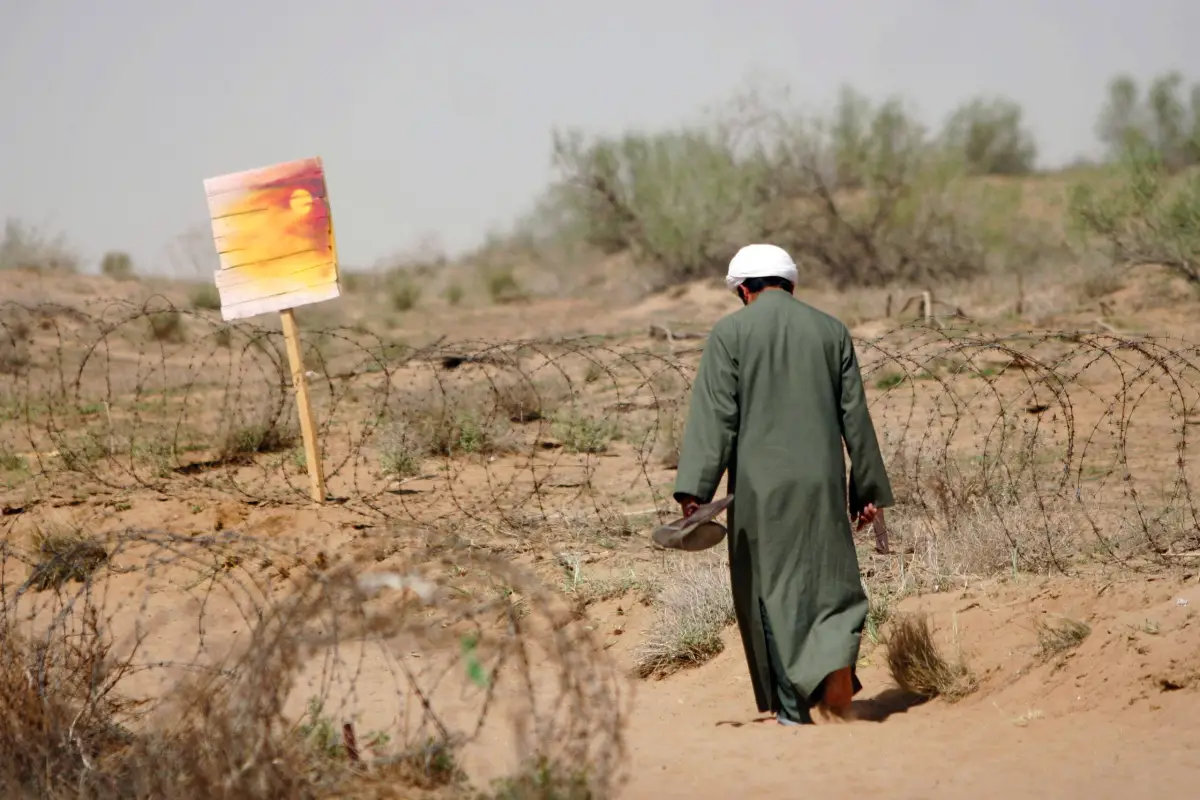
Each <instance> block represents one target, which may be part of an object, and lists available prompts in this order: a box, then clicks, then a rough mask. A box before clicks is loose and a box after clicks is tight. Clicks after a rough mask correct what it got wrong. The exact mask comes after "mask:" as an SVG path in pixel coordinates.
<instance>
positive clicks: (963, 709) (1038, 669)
mask: <svg viewBox="0 0 1200 800" xmlns="http://www.w3.org/2000/svg"><path fill="white" fill-rule="evenodd" d="M1039 591H1040V592H1041V593H1042V594H1046V593H1047V592H1048V593H1049V594H1050V595H1052V596H1053V597H1054V598H1055V600H1056V601H1059V602H1065V603H1067V604H1068V605H1071V604H1072V603H1074V604H1075V605H1078V603H1079V601H1080V598H1082V597H1085V596H1091V595H1093V594H1094V593H1093V592H1092V591H1091V590H1090V589H1089V588H1086V587H1085V586H1079V585H1066V586H1052V587H1050V588H1049V589H1047V588H1046V587H1045V586H1042V587H1039ZM1020 595H1024V596H1025V597H1026V598H1027V602H1024V603H1017V604H1015V605H1014V604H1013V602H1012V600H1011V597H1012V596H1020ZM1110 595H1111V596H1110ZM956 600H957V601H958V603H959V604H960V605H961V598H955V597H937V598H934V599H933V601H932V602H931V601H928V600H926V601H924V602H923V605H925V606H926V607H927V608H929V609H930V610H931V611H932V612H933V613H934V616H935V619H937V617H938V614H939V613H940V611H942V610H944V609H946V608H948V607H950V606H952V605H953V604H954V602H955V601H956ZM1181 601H1183V602H1181ZM1040 602H1041V601H1039V600H1037V599H1035V596H1034V594H1033V593H1032V592H1031V591H1030V589H1029V588H1028V587H1026V588H1024V589H1022V590H1014V591H1011V592H1005V593H1002V594H998V595H996V596H993V597H992V598H990V600H988V601H985V602H983V603H982V606H983V607H982V608H976V609H974V610H973V611H974V613H975V615H974V616H973V617H972V618H971V619H970V620H969V622H967V623H964V638H965V639H966V640H967V641H966V644H967V646H968V648H969V650H970V652H971V654H972V661H971V663H972V664H973V666H974V667H975V668H976V670H977V671H978V672H980V674H981V675H982V676H983V683H982V686H981V689H980V690H979V692H978V693H976V695H974V696H972V697H970V698H968V699H967V700H964V701H962V702H960V703H958V704H956V705H947V704H946V703H944V702H941V701H934V702H931V703H927V704H924V705H921V706H917V707H911V708H907V709H904V708H898V709H896V713H893V714H891V715H890V716H888V717H887V718H886V719H885V720H883V721H881V722H874V721H860V722H854V723H849V724H833V725H828V724H827V725H814V726H808V727H804V728H781V727H779V726H777V725H774V724H772V723H770V722H761V723H759V722H756V720H761V719H762V715H759V714H757V713H756V710H755V707H754V700H753V694H752V691H751V688H750V685H749V679H748V677H747V675H746V672H745V665H744V661H743V659H742V654H741V647H740V643H739V642H738V640H737V639H736V635H735V633H734V632H733V631H730V632H729V633H728V634H727V636H726V645H727V646H726V649H725V651H724V652H723V653H722V654H721V655H719V656H718V657H717V658H716V659H714V660H713V661H712V662H711V663H709V664H708V665H706V666H704V667H702V668H700V669H695V670H689V671H687V672H684V673H680V674H677V675H675V676H673V677H671V678H668V679H666V680H663V681H657V682H649V683H641V684H639V685H638V687H637V694H636V697H635V701H634V711H633V713H632V715H631V718H630V720H629V725H628V729H627V730H628V741H629V748H630V756H631V764H630V770H631V773H630V774H631V778H630V780H629V782H628V784H627V786H626V788H625V790H624V792H623V793H622V797H626V798H658V797H663V798H666V797H680V798H683V797H704V798H708V797H713V798H717V797H721V798H724V797H737V798H742V797H745V798H750V797H763V798H768V797H769V798H793V797H795V798H799V797H829V798H840V797H855V798H862V797H887V798H962V797H968V796H973V797H977V798H1014V797H1022V798H1024V797H1030V798H1033V797H1038V798H1041V797H1054V798H1073V797H1087V798H1130V797H1155V798H1190V797H1196V796H1197V795H1196V793H1197V786H1198V785H1200V722H1197V720H1200V692H1198V691H1197V687H1196V685H1195V681H1196V678H1195V677H1194V676H1195V675H1197V674H1200V659H1198V658H1197V656H1198V655H1200V649H1197V643H1198V642H1200V630H1197V626H1194V625H1191V624H1190V622H1191V620H1192V612H1191V611H1190V610H1189V608H1190V607H1193V606H1198V605H1200V588H1198V587H1196V585H1195V582H1194V580H1191V581H1188V582H1187V583H1186V584H1180V585H1170V586H1165V587H1160V591H1159V592H1158V593H1157V594H1152V595H1150V596H1147V594H1146V592H1145V588H1144V584H1140V585H1139V584H1130V585H1129V586H1127V587H1124V588H1120V587H1118V590H1110V591H1109V592H1106V593H1105V595H1104V605H1098V604H1097V605H1095V606H1094V607H1093V609H1092V610H1091V612H1090V614H1089V617H1090V620H1091V624H1092V626H1093V633H1092V635H1091V636H1090V637H1089V639H1088V641H1086V642H1085V643H1084V644H1083V645H1081V646H1080V647H1079V648H1078V650H1077V652H1076V653H1074V654H1072V655H1071V656H1068V657H1067V658H1065V659H1059V660H1058V661H1057V662H1056V663H1050V664H1046V663H1039V662H1036V661H1031V660H1030V659H1029V657H1028V655H1027V654H1025V653H1021V652H1018V648H1016V647H1015V645H1014V639H1016V638H1020V636H1021V633H1022V632H1021V630H1020V628H1021V627H1022V626H1021V625H1020V617H1021V616H1028V615H1029V614H1030V613H1031V612H1032V613H1040V611H1039V610H1038V608H1037V607H1038V605H1039V603H1040ZM1175 610H1178V613H1177V614H1175ZM1148 615H1149V616H1148ZM1172 615H1173V616H1172ZM1150 617H1153V618H1154V619H1156V620H1158V619H1162V620H1164V621H1163V622H1162V623H1158V624H1160V625H1161V629H1158V630H1156V631H1155V633H1154V635H1153V636H1148V635H1142V636H1140V637H1138V636H1134V635H1133V634H1131V633H1130V631H1129V622H1128V621H1129V620H1134V619H1137V620H1146V619H1148V618H1150ZM1151 639H1152V640H1153V641H1152V642H1150V643H1149V644H1147V643H1146V642H1147V641H1149V640H1151ZM1126 650H1128V652H1129V653H1130V654H1131V656H1127V655H1126V653H1125V651H1126ZM1006 663H1007V664H1008V667H1007V669H1006V668H1005V667H1004V666H1003V665H1005V664H1006ZM1172 670H1175V672H1171V671H1172ZM1180 670H1182V672H1180ZM1006 673H1007V674H1006ZM860 674H861V677H862V680H863V683H864V687H865V688H864V690H863V692H862V694H861V695H860V697H861V698H863V699H864V700H869V699H871V698H879V697H880V696H882V697H883V698H884V699H885V700H886V699H887V698H888V697H889V696H890V695H894V694H895V692H894V690H889V686H890V683H891V682H890V680H889V678H888V676H887V674H886V671H885V670H884V669H883V668H882V667H881V666H879V665H878V664H877V663H874V664H870V665H868V666H866V667H865V668H864V669H863V670H862V671H861V673H860ZM1170 675H1176V676H1178V675H1186V676H1188V677H1185V678H1179V677H1176V678H1170V677H1169V676H1170ZM1164 676H1168V677H1164ZM1164 681H1166V682H1167V683H1166V685H1169V688H1170V689H1172V690H1167V689H1164ZM1176 685H1182V688H1180V689H1179V690H1174V689H1175V688H1176ZM863 707H864V708H875V709H878V708H879V707H880V706H879V705H875V706H871V705H870V704H869V703H868V704H863Z"/></svg>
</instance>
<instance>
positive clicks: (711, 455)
mask: <svg viewBox="0 0 1200 800" xmlns="http://www.w3.org/2000/svg"><path fill="white" fill-rule="evenodd" d="M843 441H845V443H846V451H848V452H849V455H850V465H851V467H850V482H849V487H847V483H846V462H845V455H844V452H843V449H842V442H843ZM726 469H728V471H729V491H730V492H732V493H734V495H735V497H734V502H733V504H732V505H731V506H730V507H729V510H728V512H727V513H728V523H729V537H728V539H727V541H728V544H729V566H730V577H731V581H732V585H733V602H734V609H735V611H736V616H737V622H738V627H739V629H740V630H741V634H742V643H743V645H744V647H745V650H746V658H747V660H748V661H749V666H750V676H751V679H752V681H753V684H754V695H755V699H756V701H757V703H758V709H759V711H764V712H765V711H779V710H780V709H779V707H778V701H777V700H776V697H777V694H778V692H777V690H778V686H777V685H776V682H775V680H774V677H775V676H774V674H773V671H772V669H771V665H770V659H769V657H768V652H767V643H766V639H765V637H764V633H763V625H762V617H761V613H760V608H762V609H765V610H766V613H767V617H768V624H769V625H770V628H771V632H772V634H773V638H774V639H775V641H776V646H777V648H778V654H779V658H780V661H781V662H782V667H783V669H784V671H785V672H786V677H787V678H788V679H789V680H790V682H791V683H792V685H793V686H794V687H795V688H796V689H797V690H799V691H800V692H801V693H802V694H803V696H804V698H803V699H804V700H806V701H809V702H811V701H812V700H813V699H815V698H814V693H815V692H816V690H817V689H818V688H819V687H820V685H821V682H822V681H823V680H824V679H825V676H826V675H828V674H830V673H832V672H834V671H836V670H838V669H842V668H844V667H853V665H854V664H855V662H856V661H857V660H858V648H859V636H860V634H861V633H862V628H863V624H864V622H865V620H866V613H867V598H866V594H865V593H864V591H863V588H862V582H861V580H860V578H859V571H858V557H857V554H856V552H855V548H854V541H853V538H852V535H851V530H850V516H849V515H850V514H851V513H857V512H858V511H859V510H861V509H862V508H864V507H865V506H866V505H867V504H868V503H874V504H875V506H876V507H877V508H885V507H887V506H890V505H892V489H891V484H890V483H889V481H888V477H887V472H886V470H885V468H884V464H883V458H882V456H881V454H880V451H879V443H878V440H877V439H876V435H875V428H874V425H873V424H872V422H871V416H870V413H869V412H868V410H867V403H866V395H865V393H864V391H863V383H862V376H861V374H860V372H859V367H858V358H857V355H856V353H855V350H854V344H853V340H852V339H851V338H850V332H849V331H848V330H847V329H846V326H845V325H843V324H842V323H841V322H839V321H838V320H836V319H834V318H833V317H831V316H829V315H827V314H824V313H822V312H820V311H818V310H817V309H815V308H812V307H811V306H809V305H807V304H805V303H803V302H801V301H799V300H797V299H795V298H794V297H792V296H791V295H790V294H788V293H787V292H784V291H782V290H778V289H768V290H766V291H764V292H762V294H760V295H759V297H758V299H757V300H755V301H754V302H753V303H751V304H750V305H748V306H746V307H744V308H742V309H739V310H738V311H736V312H734V313H733V314H730V315H729V316H727V317H725V318H723V319H722V320H720V321H719V322H718V323H717V324H716V325H715V326H714V327H713V329H712V332H711V334H710V335H709V337H708V340H707V342H706V343H705V346H704V354H703V356H702V357H701V360H700V368H699V371H698V373H697V375H696V380H695V383H694V385H693V387H692V397H691V406H690V409H689V412H688V418H687V424H686V427H685V431H684V440H683V447H682V450H681V452H680V458H679V472H678V474H677V477H676V481H675V495H676V497H677V498H678V497H681V496H683V495H690V496H693V497H696V498H698V499H699V500H700V502H708V501H710V500H712V499H713V494H714V493H715V492H716V490H717V486H718V484H719V483H720V481H721V477H722V475H723V474H724V473H725V471H726ZM847 488H848V491H847ZM760 600H761V601H762V605H761V607H760V604H759V601H760ZM854 687H855V691H857V690H858V689H859V688H860V684H859V683H858V680H857V677H855V679H854Z"/></svg>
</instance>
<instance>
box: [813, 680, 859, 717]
mask: <svg viewBox="0 0 1200 800" xmlns="http://www.w3.org/2000/svg"><path fill="white" fill-rule="evenodd" d="M853 699H854V680H853V678H852V677H851V673H850V668H849V667H845V668H843V669H839V670H838V671H837V672H831V673H830V674H829V675H827V676H825V682H824V690H823V691H822V692H821V702H820V703H818V704H817V710H818V711H820V712H821V716H822V717H824V718H825V719H826V720H831V721H832V720H835V719H836V720H839V721H843V722H844V721H846V720H848V719H849V717H850V708H851V705H850V703H851V701H852V700H853Z"/></svg>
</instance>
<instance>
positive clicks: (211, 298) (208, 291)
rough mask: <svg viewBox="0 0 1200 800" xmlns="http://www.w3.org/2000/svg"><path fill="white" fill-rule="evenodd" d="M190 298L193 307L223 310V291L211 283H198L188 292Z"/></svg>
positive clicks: (205, 309)
mask: <svg viewBox="0 0 1200 800" xmlns="http://www.w3.org/2000/svg"><path fill="white" fill-rule="evenodd" d="M188 300H189V301H190V302H191V304H192V308H197V309H201V310H204V311H220V310H221V293H220V292H219V291H218V290H217V287H216V286H214V285H213V284H211V283H198V284H196V285H195V286H194V287H192V290H191V292H189V293H188Z"/></svg>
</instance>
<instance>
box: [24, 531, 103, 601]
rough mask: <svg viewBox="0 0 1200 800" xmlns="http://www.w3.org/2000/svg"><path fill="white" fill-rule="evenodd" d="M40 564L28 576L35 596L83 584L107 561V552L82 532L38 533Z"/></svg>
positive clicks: (35, 543)
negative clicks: (75, 584)
mask: <svg viewBox="0 0 1200 800" xmlns="http://www.w3.org/2000/svg"><path fill="white" fill-rule="evenodd" d="M34 546H35V547H36V549H37V554H38V556H39V561H38V562H37V563H36V564H34V567H33V572H32V574H31V575H30V576H29V587H30V588H31V589H33V590H34V591H36V592H44V591H46V590H47V589H54V590H58V589H61V588H62V587H63V586H66V585H67V584H68V583H71V582H72V581H74V582H76V583H83V582H84V581H86V580H87V579H88V578H89V577H91V575H92V573H94V572H95V571H96V570H97V569H99V568H100V567H101V566H102V565H103V564H104V563H105V562H107V561H108V551H107V550H105V549H104V546H103V545H101V544H100V543H99V542H97V541H96V540H94V539H92V538H90V537H88V536H87V535H85V534H84V533H82V532H81V531H52V532H39V533H37V534H36V535H35V537H34Z"/></svg>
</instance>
